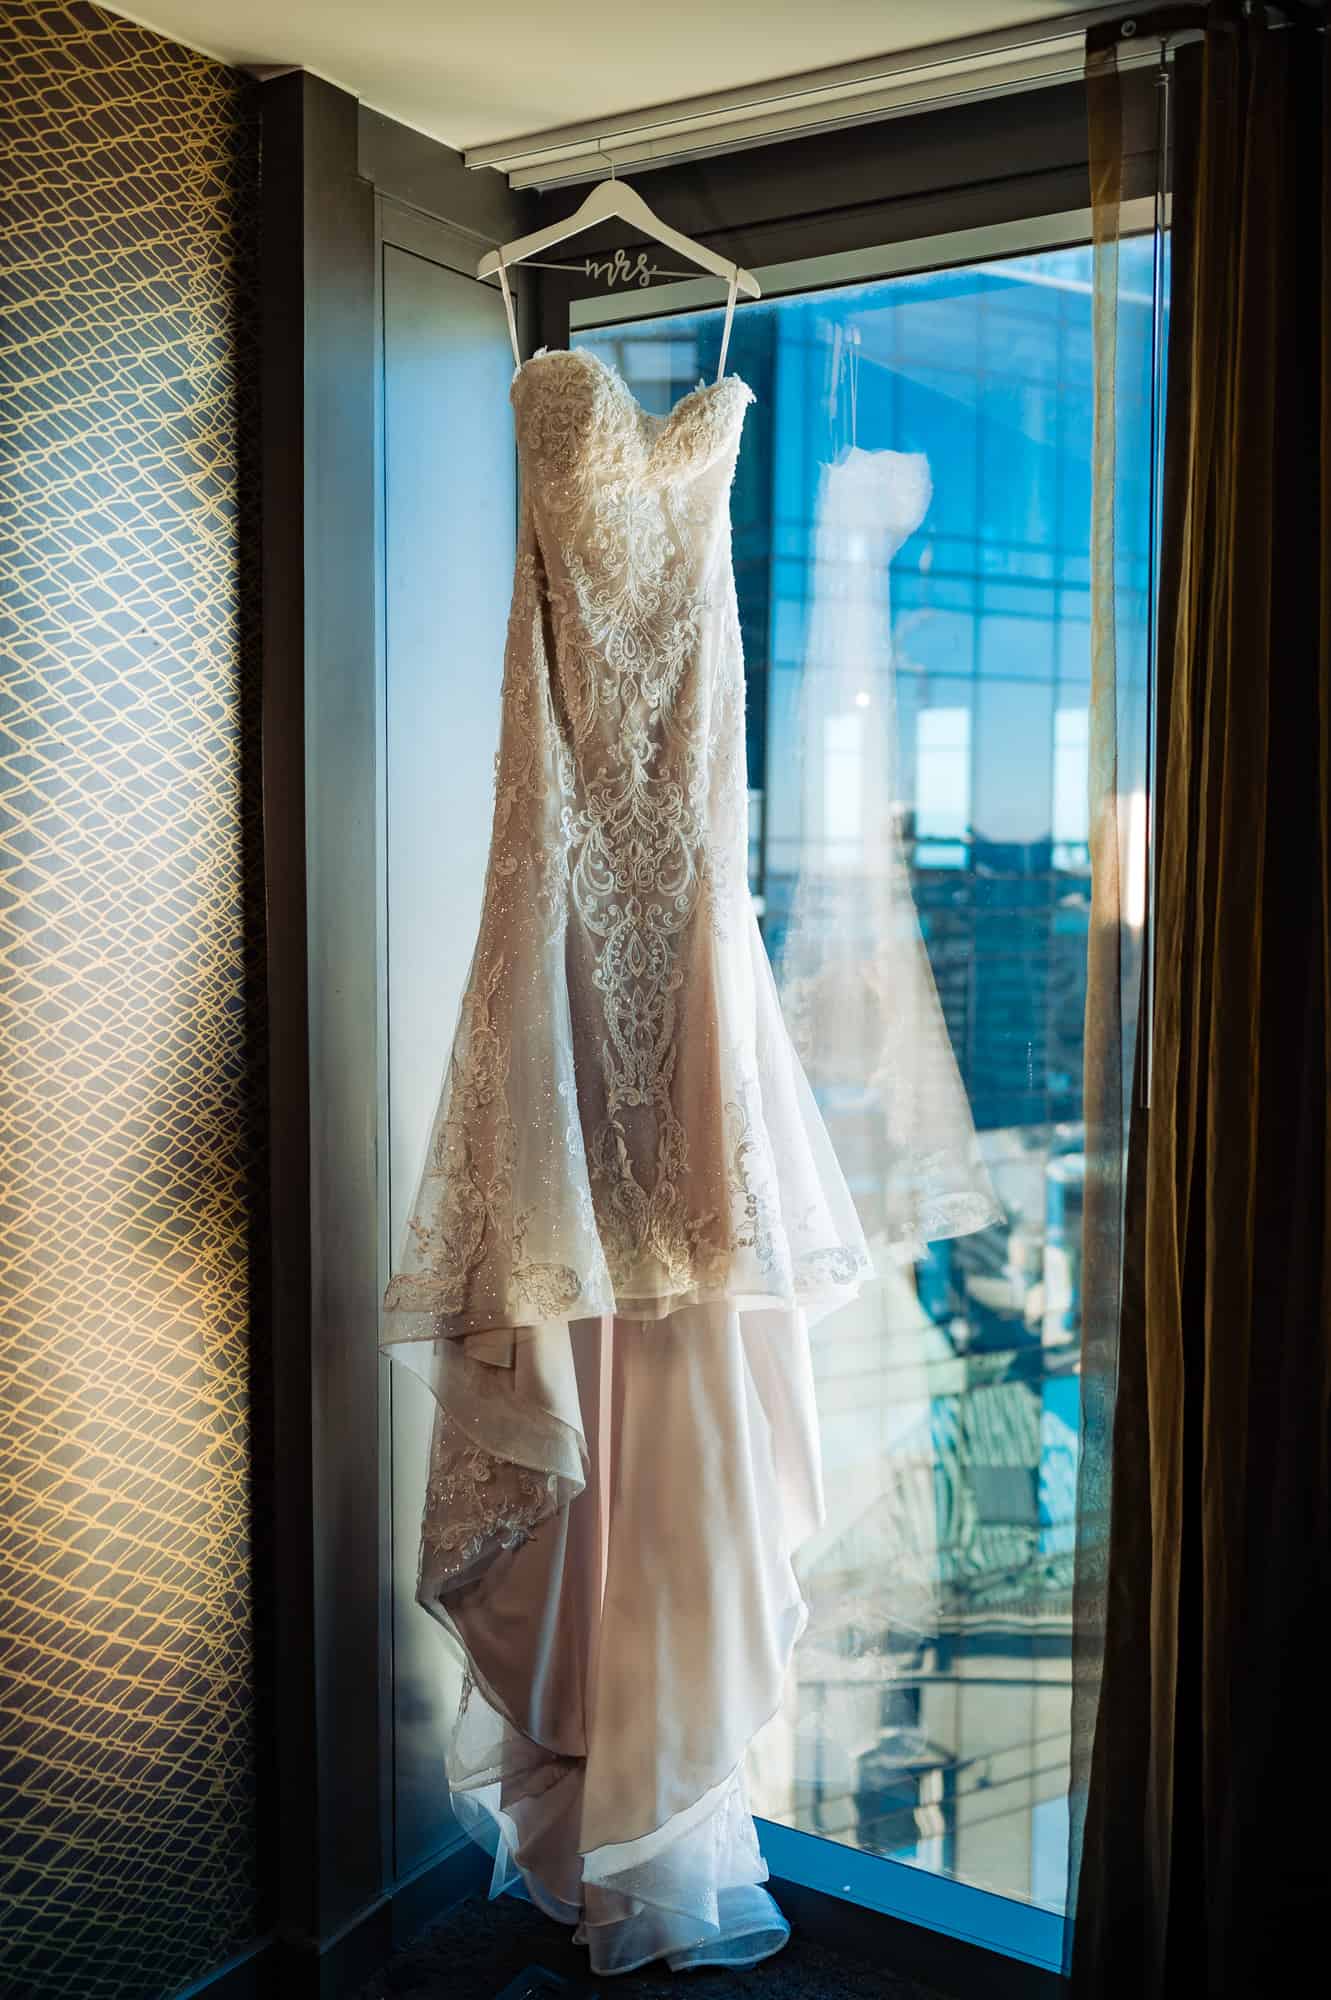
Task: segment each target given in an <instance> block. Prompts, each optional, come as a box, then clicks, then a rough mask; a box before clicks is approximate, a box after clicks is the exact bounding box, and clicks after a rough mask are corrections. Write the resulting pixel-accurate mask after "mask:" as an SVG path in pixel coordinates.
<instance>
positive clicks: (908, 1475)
mask: <svg viewBox="0 0 1331 2000" xmlns="http://www.w3.org/2000/svg"><path fill="white" fill-rule="evenodd" d="M930 498H931V484H930V478H929V467H928V462H927V460H926V459H925V458H924V457H923V455H922V454H919V453H906V452H897V451H865V450H861V449H859V448H857V447H852V448H851V449H850V450H849V451H847V452H845V453H843V454H842V456H841V457H840V458H839V459H838V460H837V461H836V462H835V463H834V464H831V465H826V466H824V467H823V469H822V474H821V479H820V484H819V492H818V502H817V510H816V516H815V540H814V567H813V592H812V601H811V604H810V611H809V624H808V633H807V640H806V646H805V654H804V673H803V676H802V687H801V697H800V708H799V740H798V750H797V757H798V769H797V771H796V773H795V774H794V778H793V781H791V790H792V791H794V793H795V794H796V801H797V804H798V814H799V826H800V842H799V869H798V874H797V879H796V882H795V885H794V889H793V896H792V900H791V904H790V910H791V916H790V923H789V927H788V929H787V932H786V935H785V938H784V941H783V945H782V949H781V950H780V953H779V957H778V963H777V978H778V984H779V986H780V990H781V994H782V1003H783V1007H784V1010H785V1014H786V1018H787V1020H788V1022H789V1023H790V1026H791V1032H792V1036H793V1039H794V1041H795V1045H796V1048H797V1050H798V1052H799V1055H800V1059H801V1062H802V1065H803V1067H804V1069H805V1071H806V1074H807V1075H808V1077H809V1080H810V1082H811V1083H812V1085H813V1087H814V1090H815V1092H816V1094H817V1096H818V1099H819V1102H820V1106H821V1108H822V1109H823V1111H824V1114H825V1116H826V1117H827V1120H828V1124H829V1128H830V1130H831V1133H832V1137H833V1141H834V1143H835V1144H836V1147H837V1152H838V1157H839V1158H840V1160H841V1162H842V1165H843V1166H844V1167H845V1169H846V1171H847V1174H848V1177H849V1179H850V1184H851V1187H852V1191H853V1193H854V1197H855V1201H856V1204H857V1206H858V1208H859V1211H860V1215H861V1219H862V1221H863V1223H864V1227H865V1232H866V1235H867V1237H868V1240H869V1246H870V1251H871V1253H872V1254H873V1257H874V1262H875V1265H876V1267H877V1271H878V1277H879V1282H878V1283H877V1284H875V1285H874V1286H872V1287H871V1288H869V1289H868V1290H867V1291H866V1292H865V1293H864V1294H863V1295H862V1296H861V1297H860V1298H859V1300H858V1301H857V1302H855V1303H854V1304H850V1305H847V1306H846V1307H845V1308H844V1309H843V1310H842V1311H840V1312H838V1313H837V1314H836V1315H835V1316H834V1317H833V1318H830V1319H828V1320H826V1321H824V1323H823V1325H822V1326H821V1328H820V1330H819V1333H818V1336H817V1341H818V1347H819V1350H820V1351H821V1350H822V1349H823V1348H827V1349H829V1350H831V1351H832V1356H833V1358H832V1360H831V1361H830V1362H829V1372H832V1373H835V1372H837V1367H838V1361H839V1362H840V1363H841V1364H842V1365H844V1357H845V1356H846V1355H847V1354H853V1355H855V1356H856V1358H857V1359H856V1366H857V1369H858V1373H859V1383H860V1392H859V1396H858V1398H857V1399H856V1401H855V1403H854V1405H853V1406H851V1405H849V1404H847V1403H846V1402H845V1401H844V1399H842V1400H841V1401H840V1402H838V1403H836V1404H835V1405H834V1406H832V1407H830V1408H829V1409H828V1410H827V1411H825V1413H824V1421H823V1437H824V1448H825V1452H826V1459H827V1468H828V1484H827V1519H826V1522H825V1525H824V1527H823V1528H822V1530H821V1531H820V1532H819V1533H818V1534H817V1535H816V1536H815V1537H814V1538H813V1539H812V1540H811V1542H810V1543H809V1544H807V1545H806V1547H805V1550H804V1552H803V1557H802V1560H801V1564H800V1573H801V1576H802V1577H804V1578H805V1579H807V1588H808V1594H809V1596H810V1599H811V1601H812V1603H813V1607H814V1610H813V1624H812V1629H811V1632H810V1635H809V1640H808V1641H807V1642H806V1647H805V1649H804V1652H803V1653H802V1656H801V1658H802V1668H801V1671H802V1672H805V1673H813V1672H817V1671H818V1670H819V1662H820V1660H825V1662H826V1675H825V1687H826V1693H825V1695H824V1697H823V1709H822V1711H821V1713H820V1719H819V1721H818V1724H817V1730H818V1740H817V1742H816V1743H813V1744H810V1745H808V1746H807V1748H806V1747H805V1745H804V1743H803V1732H804V1731H805V1728H806V1718H805V1717H804V1716H802V1715H801V1716H799V1717H798V1718H797V1729H798V1731H799V1732H800V1741H799V1743H798V1744H797V1751H796V1781H797V1783H798V1782H799V1781H800V1779H801V1778H802V1777H807V1775H808V1771H809V1770H811V1769H812V1768H814V1765H815V1760H816V1764H817V1768H818V1771H819V1776H820V1782H826V1777H827V1770H828V1760H829V1757H830V1758H831V1759H833V1760H835V1759H836V1758H837V1757H838V1756H840V1757H843V1758H844V1757H845V1756H846V1755H848V1754H849V1753H850V1751H851V1748H852V1746H854V1745H856V1744H861V1745H862V1743H863V1741H864V1731H865V1728H866V1726H867V1727H868V1728H869V1729H870V1733H871V1734H872V1727H873V1725H872V1722H871V1720H869V1721H867V1722H866V1716H865V1715H864V1714H862V1713H861V1712H860V1710H861V1708H862V1706H863V1703H864V1701H865V1700H866V1699H867V1700H868V1701H870V1703H872V1701H873V1700H875V1699H877V1695H878V1692H879V1691H880V1690H881V1682H882V1678H883V1677H884V1676H885V1675H886V1674H887V1673H888V1672H889V1671H890V1669H889V1666H888V1661H889V1660H890V1658H891V1657H892V1654H893V1652H894V1650H896V1649H898V1648H905V1649H906V1650H909V1648H910V1647H911V1645H912V1644H913V1643H914V1642H915V1641H916V1640H918V1639H919V1638H920V1637H922V1636H924V1635H926V1634H928V1633H929V1632H931V1631H932V1630H933V1629H934V1626H935V1621H936V1616H937V1602H938V1591H939V1571H938V1549H939V1522H938V1516H937V1496H938V1492H939V1485H938V1474H939V1465H938V1452H937V1438H936V1431H937V1427H938V1425H939V1423H940V1422H943V1423H945V1422H946V1420H947V1412H948V1410H950V1409H951V1407H952V1403H951V1398H953V1397H954V1396H955V1394H956V1391H957V1387H958V1376H957V1371H958V1363H957V1359H956V1356H955V1353H954V1352H953V1349H952V1347H951V1343H950V1341H949V1339H948V1337H947V1335H946V1333H945V1332H944V1330H943V1329H941V1328H940V1327H937V1326H935V1324H934V1323H933V1321H932V1320H931V1318H930V1317H929V1315H928V1313H927V1312H926V1311H925V1309H924V1307H923V1306H922V1304H921V1301H920V1299H919V1296H918V1294H917V1292H916V1289H915V1285H914V1282H913V1276H912V1274H911V1272H910V1271H909V1270H908V1269H905V1268H903V1266H905V1265H908V1263H909V1261H910V1260H911V1259H912V1258H914V1257H917V1256H920V1255H922V1254H923V1253H924V1250H925V1248H926V1245H927V1244H928V1243H930V1242H933V1241H937V1240H939V1239H942V1238H947V1237H955V1236H963V1235H967V1234H969V1233H971V1232H972V1231H975V1230H978V1229H982V1228H984V1227H985V1226H986V1225H987V1224H988V1223H990V1222H993V1221H995V1220H996V1219H998V1217H999V1215H1000V1214H1001V1211H1000V1209H999V1207H998V1204H997V1202H996V1200H995V1198H994V1194H993V1191H992V1188H991V1186H990V1182H989V1176H988V1173H987V1171H986V1169H985V1166H984V1163H983V1161H982V1159H981V1157H980V1154H979V1150H978V1146H977V1142H976V1135H975V1131H974V1126H973V1122H972V1119H971V1114H970V1107H969V1104H968V1102H967V1099H966V1094H965V1090H964V1088H963V1085H962V1082H961V1078H960V1076H959V1074H958V1071H957V1066H956V1062H955V1060H954V1057H953V1053H952V1048H951V1043H950V1040H949V1037H948V1032H947V1027H946V1023H945V1021H944V1019H943V1014H942V1010H941V1008H940V1006H939V1002H938V997H937V993H936V990H935V985H934V979H933V973H932V970H931V967H930V963H929V958H928V954H927V952H926V949H925V945H924V941H923V938H922V936H921V932H920V926H919V923H918V920H917V917H916V912H915V904H914V899H913V896H912V893H911V886H910V880H909V874H908V870H907V865H906V859H905V855H904V852H903V849H902V842H901V838H900V831H899V819H900V815H901V799H900V792H899V788H898V771H897V760H896V754H895V753H896V740H895V739H896V702H895V699H894V688H893V672H894V670H893V653H892V627H891V605H890V599H889V565H890V563H891V561H892V559H893V557H894V556H895V554H896V553H897V550H898V549H899V548H900V547H901V545H902V543H903V542H905V541H906V539H907V538H908V537H909V536H910V535H912V534H913V533H914V532H915V530H916V529H917V528H918V527H919V526H920V524H921V522H922V521H923V519H924V515H925V512H926V510H927V508H928V505H929V501H930ZM796 801H792V802H791V809H789V810H783V814H782V817H783V820H786V819H790V818H793V808H794V805H795V803H796ZM820 1365H821V1364H820ZM860 1644H864V1645H866V1646H868V1647H869V1649H870V1654H869V1660H870V1662H876V1663H877V1664H876V1667H875V1671H874V1676H873V1678H872V1681H871V1682H870V1683H869V1684H867V1685H866V1684H865V1681H864V1674H863V1671H862V1670H860V1669H859V1668H858V1667H857V1665H856V1663H855V1659H854V1648H855V1647H856V1646H858V1645H860ZM838 1656H839V1661H840V1664H838ZM838 1699H840V1700H841V1703H842V1707H843V1708H844V1709H845V1710H846V1712H845V1714H844V1715H843V1714H841V1712H840V1710H839V1709H838V1707H837V1701H838ZM857 1705H858V1706H857ZM845 1782H846V1783H847V1785H851V1786H853V1783H854V1778H853V1773H852V1772H851V1770H850V1769H849V1767H848V1768H847V1770H846V1773H845Z"/></svg>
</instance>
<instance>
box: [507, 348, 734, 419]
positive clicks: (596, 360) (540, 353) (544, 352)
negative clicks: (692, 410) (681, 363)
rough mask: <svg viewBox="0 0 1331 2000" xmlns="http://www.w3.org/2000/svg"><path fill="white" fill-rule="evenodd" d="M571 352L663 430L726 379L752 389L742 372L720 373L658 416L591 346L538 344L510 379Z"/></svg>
mask: <svg viewBox="0 0 1331 2000" xmlns="http://www.w3.org/2000/svg"><path fill="white" fill-rule="evenodd" d="M570 355H574V356H576V357H577V359H578V360H579V361H590V362H591V363H592V364H593V366H594V367H596V368H599V369H600V370H601V372H602V374H604V375H605V376H607V377H608V378H609V380H610V381H612V382H613V383H614V384H615V385H616V387H617V388H619V389H621V390H622V391H623V393H624V395H625V397H626V398H627V400H628V401H629V402H630V403H631V404H632V405H633V407H634V409H635V410H636V411H637V412H638V415H639V416H640V417H646V418H647V419H648V420H649V422H651V423H654V424H660V425H661V426H662V428H663V429H664V428H665V426H666V425H668V424H670V423H673V421H674V419H675V418H676V417H677V416H678V415H679V412H680V411H681V410H682V409H683V408H684V406H685V405H686V404H687V403H691V402H692V401H693V400H694V398H695V397H696V396H710V395H711V394H712V392H713V390H715V389H723V388H724V387H725V386H726V384H727V383H728V382H737V383H738V384H739V386H740V388H741V389H748V392H749V395H750V396H753V390H752V389H750V388H749V385H748V383H747V382H746V381H745V380H744V378H743V376H742V375H734V374H730V375H721V376H719V377H718V378H717V380H716V381H714V382H699V383H698V385H697V387H696V388H694V389H687V390H685V392H684V394H683V395H682V396H680V397H679V398H678V400H677V401H676V402H674V403H672V404H671V406H670V408H669V410H667V412H666V414H665V415H664V416H658V415H657V413H656V411H655V410H649V409H646V408H645V407H644V405H643V404H642V403H640V402H639V401H638V398H637V397H636V396H635V395H634V393H633V391H632V389H630V387H629V385H628V383H627V382H626V381H625V380H624V377H623V376H622V375H621V374H620V372H619V370H618V368H616V367H615V366H614V364H613V362H610V361H606V360H604V359H603V358H602V357H601V355H599V354H597V353H596V351H595V349H594V348H590V347H538V348H537V350H536V352H535V354H529V355H528V356H527V359H526V360H525V361H522V362H519V364H518V366H517V367H516V368H515V369H514V370H513V380H514V382H516V381H517V380H518V377H519V376H520V375H523V374H525V373H526V371H527V369H529V368H530V367H531V365H532V363H533V362H535V361H548V360H551V359H552V358H554V357H555V356H558V357H559V359H560V360H567V359H568V357H569V356H570ZM755 400H756V398H755Z"/></svg>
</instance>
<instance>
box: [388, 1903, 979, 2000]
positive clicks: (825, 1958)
mask: <svg viewBox="0 0 1331 2000" xmlns="http://www.w3.org/2000/svg"><path fill="white" fill-rule="evenodd" d="M533 1966H541V1967H543V1968H544V1969H545V1970H546V1971H547V1972H553V1973H555V1974H557V1975H558V1976H559V1977H560V1978H562V1979H565V1980H567V1981H568V1982H569V1984H568V1987H567V1988H565V1989H564V1995H563V2000H590V1996H591V1995H592V1994H593V1993H595V1994H597V1995H598V1996H599V2000H671V1996H673V1995H676V1994H680V1995H684V1996H686V2000H944V1996H942V1995H941V1994H938V1993H937V1992H936V1991H935V1990H934V1989H933V1988H932V1987H926V1986H918V1985H916V1984H915V1983H914V1982H913V1981H912V1980H908V1979H899V1978H897V1977H896V1976H894V1974H892V1973H891V1972H887V1971H885V1970H884V1969H883V1968H882V1967H881V1966H875V1965H869V1964H867V1963H865V1961H863V1960H862V1959H854V1958H845V1957H843V1956H842V1955H841V1954H840V1953H838V1952H832V1951H829V1950H828V1949H827V1947H826V1946H825V1945H821V1944H816V1943H814V1942H813V1941H812V1939H806V1938H802V1937H801V1936H800V1934H799V1932H798V1930H797V1931H796V1932H795V1934H794V1936H793V1937H792V1938H791V1940H790V1943H789V1944H788V1945H787V1946H786V1948H785V1950H784V1951H780V1952H778V1953H777V1955H776V1957H775V1958H769V1959H767V1960H766V1961H765V1962H764V1963H763V1964H762V1965H758V1966H754V1967H752V1968H751V1969H750V1970H748V1971H745V1972H719V1971H712V1972H688V1973H672V1972H670V1971H669V1970H668V1969H667V1968H666V1967H665V1966H663V1965H655V1966H646V1967H644V1968H643V1970H642V1971H641V1972H631V1973H625V1974H621V1975H620V1976H619V1977H617V1978H615V1979H605V1980H601V1981H599V1982H592V1981H591V1980H590V1978H589V1975H588V1971H587V1957H586V1953H585V1952H584V1951H583V1950H582V1949H581V1948H580V1947H578V1946H575V1945H574V1943H573V1941H572V1937H571V1934H570V1933H569V1932H568V1931H566V1930H565V1929H564V1928H563V1926H562V1925H560V1924H556V1923H552V1922H551V1921H550V1919H549V1918H548V1917H544V1916H542V1915H541V1913H540V1911H539V1910H537V1909H535V1908H533V1906H532V1905H531V1904H530V1903H526V1902H520V1901H519V1900H518V1899H517V1898H515V1897H512V1896H501V1897H500V1898H499V1900H498V1901H497V1902H494V1903H490V1902H487V1901H486V1900H485V1898H484V1897H481V1896H473V1897H470V1898H469V1899H468V1900H467V1901H466V1902H465V1903H460V1904H459V1905H458V1907H457V1908H456V1909H455V1910H454V1911H453V1912H452V1913H451V1914H450V1915H449V1916H448V1917H446V1918H445V1919H444V1921H443V1922H442V1923H439V1924H436V1925H435V1926H434V1927H433V1928H432V1929H431V1930H428V1931H426V1932H424V1933H423V1934H422V1936H420V1937H419V1938H417V1939H416V1941H415V1943H414V1944H411V1945H408V1946H407V1948H406V1949H405V1950H404V1951H400V1952H399V1953H398V1954H397V1956H396V1957H395V1958H393V1959H392V1960H391V1961H390V1963H389V1964H388V1965H386V1966H385V1967H384V1969H383V1971H382V1972H380V1973H379V1974H378V1976H377V1977H376V1978H375V1979H373V1980H371V1982H370V1984H369V1985H368V1986H367V1987H366V1988H365V1989H364V1992H363V1993H362V1995H361V2000H498V1996H499V1995H500V1994H502V1993H503V1991H504V1989H505V1987H506V1986H508V1985H509V1983H510V1982H511V1981H514V1980H516V1979H517V1978H518V1975H519V1974H520V1973H523V1972H525V1971H526V1970H527V1969H528V1968H529V1967H533ZM533 1990H534V1993H535V1994H540V1989H539V1988H535V1989H533ZM519 1993H521V1988H519V1989H518V1991H517V1992H516V1993H515V1994H514V1996H513V2000H518V1994H519ZM541 2000H543V1996H542V1997H541Z"/></svg>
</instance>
